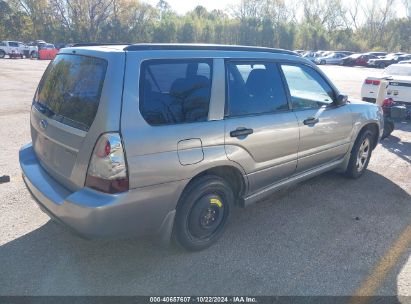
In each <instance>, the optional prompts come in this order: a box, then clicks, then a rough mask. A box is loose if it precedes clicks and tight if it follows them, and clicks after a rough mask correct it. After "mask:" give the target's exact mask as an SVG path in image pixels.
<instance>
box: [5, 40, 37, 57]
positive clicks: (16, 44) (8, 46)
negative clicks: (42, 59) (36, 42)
mask: <svg viewBox="0 0 411 304" xmlns="http://www.w3.org/2000/svg"><path fill="white" fill-rule="evenodd" d="M37 53H38V48H37V46H28V45H26V44H24V43H23V42H20V41H1V42H0V58H4V57H5V56H6V55H8V56H10V57H21V58H23V56H25V57H26V58H29V57H36V56H37Z"/></svg>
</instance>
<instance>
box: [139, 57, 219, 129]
mask: <svg viewBox="0 0 411 304" xmlns="http://www.w3.org/2000/svg"><path fill="white" fill-rule="evenodd" d="M211 75H212V61H211V60H177V59H176V60H149V61H145V62H143V64H142V66H141V75H140V112H141V114H142V115H143V117H144V119H145V120H146V121H147V122H148V123H149V124H151V125H167V124H180V123H190V122H197V121H206V120H207V118H208V109H209V104H210V96H211Z"/></svg>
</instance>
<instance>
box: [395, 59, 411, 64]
mask: <svg viewBox="0 0 411 304" xmlns="http://www.w3.org/2000/svg"><path fill="white" fill-rule="evenodd" d="M398 63H399V64H411V60H401V61H400V62H398Z"/></svg>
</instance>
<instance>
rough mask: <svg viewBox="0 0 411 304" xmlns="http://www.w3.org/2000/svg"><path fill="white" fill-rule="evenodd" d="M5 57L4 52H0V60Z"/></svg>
mask: <svg viewBox="0 0 411 304" xmlns="http://www.w3.org/2000/svg"><path fill="white" fill-rule="evenodd" d="M4 57H6V52H5V51H3V50H0V58H4Z"/></svg>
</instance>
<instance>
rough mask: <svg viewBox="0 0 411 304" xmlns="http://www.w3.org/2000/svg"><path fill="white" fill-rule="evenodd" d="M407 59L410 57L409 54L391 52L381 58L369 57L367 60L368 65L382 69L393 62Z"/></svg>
mask: <svg viewBox="0 0 411 304" xmlns="http://www.w3.org/2000/svg"><path fill="white" fill-rule="evenodd" d="M409 59H411V55H410V54H402V55H396V54H392V55H388V56H386V57H383V58H377V59H370V60H368V66H369V67H377V68H380V69H384V68H386V67H387V66H389V65H391V64H393V63H398V62H399V61H402V60H409Z"/></svg>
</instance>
